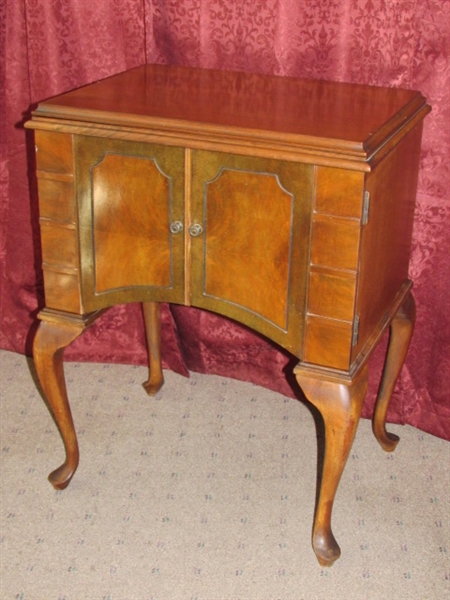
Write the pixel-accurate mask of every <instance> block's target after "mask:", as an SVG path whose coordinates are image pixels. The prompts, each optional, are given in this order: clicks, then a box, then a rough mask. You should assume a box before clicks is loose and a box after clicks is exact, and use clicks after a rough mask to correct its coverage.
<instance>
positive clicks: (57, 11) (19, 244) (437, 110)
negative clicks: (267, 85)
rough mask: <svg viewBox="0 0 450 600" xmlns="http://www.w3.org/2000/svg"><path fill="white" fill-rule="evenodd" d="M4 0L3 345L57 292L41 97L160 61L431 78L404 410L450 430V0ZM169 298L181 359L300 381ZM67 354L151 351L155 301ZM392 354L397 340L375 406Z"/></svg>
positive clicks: (387, 79)
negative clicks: (45, 220) (44, 226)
mask: <svg viewBox="0 0 450 600" xmlns="http://www.w3.org/2000/svg"><path fill="white" fill-rule="evenodd" d="M0 11H1V12H0V36H1V56H2V57H4V58H3V60H2V65H1V66H2V70H1V77H2V81H1V84H2V85H1V103H0V111H1V115H0V118H1V127H2V128H1V130H0V134H1V135H0V144H1V155H0V185H1V196H0V202H1V204H0V210H1V221H0V226H1V230H2V236H1V246H0V256H1V273H0V281H1V319H2V324H1V331H0V347H2V348H5V349H8V350H13V351H16V352H20V353H27V354H30V348H31V345H30V343H31V339H32V335H33V332H34V329H35V322H36V320H35V316H36V313H37V311H38V309H39V308H40V307H42V305H43V290H42V273H41V270H40V256H39V232H38V228H37V219H38V214H37V198H36V189H35V183H34V178H33V175H32V174H33V150H32V148H33V140H32V136H31V135H29V134H26V133H25V130H24V129H23V125H22V124H23V121H24V120H25V119H26V118H28V116H29V114H30V110H31V109H32V107H33V105H35V104H36V103H37V102H39V101H40V100H42V99H44V98H47V97H49V96H52V95H55V94H58V93H61V92H64V91H67V90H69V89H73V88H75V87H78V86H80V85H84V84H87V83H90V82H92V81H95V80H97V79H101V78H104V77H107V76H109V75H112V74H114V73H117V72H120V71H123V70H125V69H128V68H131V67H134V66H136V65H139V64H142V63H144V62H160V63H170V64H174V63H177V64H185V65H192V66H202V67H208V68H223V69H237V70H244V71H258V72H266V73H274V74H278V75H287V76H297V77H306V78H322V79H330V80H331V79H332V80H338V81H349V82H356V83H368V84H372V85H386V86H401V87H406V88H414V89H419V90H421V91H422V92H423V94H424V95H425V96H426V97H427V99H428V101H429V103H430V104H431V105H432V107H433V111H432V113H431V114H430V115H429V116H428V117H427V119H426V121H425V129H424V139H423V152H422V160H421V171H420V180H419V191H418V197H417V211H416V220H415V230H414V239H413V255H412V262H411V278H412V279H413V280H414V282H415V298H416V302H417V309H418V310H417V312H418V314H417V324H416V330H415V335H414V338H413V342H412V346H411V349H410V352H409V355H408V358H407V362H406V364H405V367H404V369H403V371H402V375H401V378H400V381H399V384H398V386H397V389H396V392H395V395H394V398H393V401H392V404H391V409H390V412H389V415H388V419H389V420H390V421H395V422H398V423H409V424H411V425H414V426H416V427H419V428H421V429H423V430H426V431H429V432H431V433H434V434H436V435H439V436H441V437H444V438H447V439H450V402H449V392H448V389H449V385H448V381H449V379H450V368H449V366H450V351H449V340H450V318H449V313H450V311H449V299H448V298H449V281H450V274H449V264H450V258H449V256H450V252H449V250H450V248H449V233H448V224H449V213H450V208H449V196H450V192H449V184H450V181H449V156H450V119H449V110H450V109H449V107H450V62H449V58H450V0H420V2H418V1H417V0H415V1H413V0H396V1H395V2H387V1H386V0H113V1H110V0H108V1H107V0H98V1H97V2H92V1H91V0H52V2H49V1H48V0H15V2H8V3H6V2H0ZM163 308H164V310H163V356H164V364H165V366H166V368H170V369H173V370H175V371H177V372H180V373H184V374H187V371H188V369H191V370H197V371H201V372H209V373H218V374H221V375H226V376H231V377H236V378H239V379H245V380H249V381H254V382H255V383H258V384H260V385H264V386H267V387H269V388H272V389H274V390H277V391H280V392H282V393H284V394H287V395H290V396H293V395H294V391H293V389H292V388H291V387H290V385H289V383H288V382H286V374H289V372H290V370H291V367H292V365H293V364H294V363H295V360H293V358H292V357H290V356H289V355H287V354H286V353H284V352H282V351H280V350H279V349H278V348H276V347H275V346H273V345H272V344H270V343H269V342H267V341H266V340H264V339H262V338H261V337H259V336H257V335H256V334H255V333H252V332H250V331H248V330H247V329H245V328H244V327H242V326H238V325H237V324H234V323H231V322H229V321H227V320H226V319H224V318H222V317H219V316H216V315H213V314H210V313H206V312H204V311H200V310H197V309H193V308H186V307H179V306H178V307H177V306H167V305H165V306H164V307H163ZM385 342H386V340H385ZM66 358H67V359H69V360H70V359H72V360H95V361H116V362H124V363H134V364H145V363H146V345H145V337H144V328H143V321H142V315H141V312H140V307H139V306H136V305H130V306H118V307H115V308H114V309H111V310H110V311H109V312H107V313H106V314H105V315H104V316H103V317H102V318H101V319H100V320H99V321H98V323H97V324H96V325H95V326H94V327H93V328H92V329H91V330H89V331H88V332H86V334H85V335H84V336H82V337H81V338H80V339H79V340H77V341H76V342H75V343H74V344H73V345H72V346H71V347H70V348H68V349H67V351H66ZM382 360H383V348H381V349H380V350H379V351H377V352H376V353H375V355H374V356H373V358H372V359H371V372H372V378H371V386H370V391H369V394H368V398H367V402H366V405H365V408H364V413H363V414H364V415H365V416H370V415H371V410H372V407H373V402H374V398H375V392H376V387H377V383H378V382H377V379H378V377H379V375H380V371H381V367H382Z"/></svg>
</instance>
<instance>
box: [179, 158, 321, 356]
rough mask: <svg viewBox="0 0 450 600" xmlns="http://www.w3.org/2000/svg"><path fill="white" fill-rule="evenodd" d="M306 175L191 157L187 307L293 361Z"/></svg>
mask: <svg viewBox="0 0 450 600" xmlns="http://www.w3.org/2000/svg"><path fill="white" fill-rule="evenodd" d="M312 173H313V170H312V168H311V167H309V166H308V165H301V164H296V163H289V162H284V161H278V160H271V159H263V158H250V157H243V156H237V155H231V154H225V153H224V154H222V153H213V152H203V151H198V152H194V153H193V161H192V185H191V217H190V220H191V222H196V223H200V224H201V225H202V227H203V230H204V231H203V235H202V236H200V237H199V238H194V239H192V240H191V252H192V289H191V301H192V304H194V305H196V306H199V307H203V308H207V309H208V310H213V311H215V312H218V313H221V314H224V315H226V316H229V317H231V318H233V319H236V320H237V321H240V322H242V323H244V324H246V325H248V326H250V327H252V328H253V329H256V330H257V331H259V332H261V333H263V334H264V335H267V336H268V337H270V338H271V339H273V340H274V341H276V342H278V343H279V344H280V345H282V346H283V347H285V348H287V349H289V350H290V351H291V352H293V353H294V354H296V355H297V356H299V354H300V353H301V339H302V331H303V316H304V306H305V294H306V272H307V270H306V267H307V258H308V247H309V217H310V212H311V196H312Z"/></svg>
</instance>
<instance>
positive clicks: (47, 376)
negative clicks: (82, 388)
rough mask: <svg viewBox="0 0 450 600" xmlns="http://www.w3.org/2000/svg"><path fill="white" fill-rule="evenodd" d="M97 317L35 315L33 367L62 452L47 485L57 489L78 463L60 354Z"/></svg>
mask: <svg viewBox="0 0 450 600" xmlns="http://www.w3.org/2000/svg"><path fill="white" fill-rule="evenodd" d="M98 314H99V313H95V314H92V315H89V316H88V317H87V318H83V317H77V316H75V315H74V316H70V317H68V316H63V315H61V316H59V315H58V314H57V313H54V314H53V313H51V311H46V310H44V311H42V312H41V314H40V315H39V317H40V319H42V320H41V323H40V324H39V328H38V330H37V332H36V336H35V338H34V342H33V358H34V364H35V367H36V372H37V375H38V378H39V382H40V384H41V387H42V390H43V392H44V394H45V397H46V400H47V402H48V405H49V408H50V411H51V413H52V415H53V417H54V419H55V421H56V424H57V426H58V429H59V431H60V434H61V437H62V439H63V443H64V448H65V451H66V460H65V461H64V463H63V464H62V465H61V466H60V467H59V468H58V469H56V470H55V471H53V472H52V473H50V475H49V481H50V483H51V484H52V485H53V487H55V488H56V489H58V490H63V489H64V488H66V487H67V486H68V485H69V483H70V480H71V479H72V477H73V475H74V473H75V471H76V469H77V466H78V460H79V451H78V442H77V436H76V433H75V428H74V423H73V419H72V413H71V410H70V405H69V400H68V398H67V390H66V381H65V377H64V365H63V354H64V350H65V348H66V347H67V346H68V345H69V344H70V343H71V342H73V341H74V340H75V339H76V338H77V337H78V336H79V335H80V334H81V333H82V332H83V331H84V330H85V329H86V328H87V327H88V326H90V325H91V323H93V321H94V320H95V318H97V316H98Z"/></svg>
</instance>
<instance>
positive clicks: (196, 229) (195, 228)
mask: <svg viewBox="0 0 450 600" xmlns="http://www.w3.org/2000/svg"><path fill="white" fill-rule="evenodd" d="M189 233H190V234H191V236H192V237H198V236H199V235H201V234H202V233H203V227H202V226H201V225H200V224H199V223H194V225H191V226H190V227H189Z"/></svg>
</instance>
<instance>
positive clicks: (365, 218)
mask: <svg viewBox="0 0 450 600" xmlns="http://www.w3.org/2000/svg"><path fill="white" fill-rule="evenodd" d="M369 210H370V192H368V191H367V190H366V191H365V192H364V201H363V210H362V218H361V224H362V225H367V223H368V222H369Z"/></svg>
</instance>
